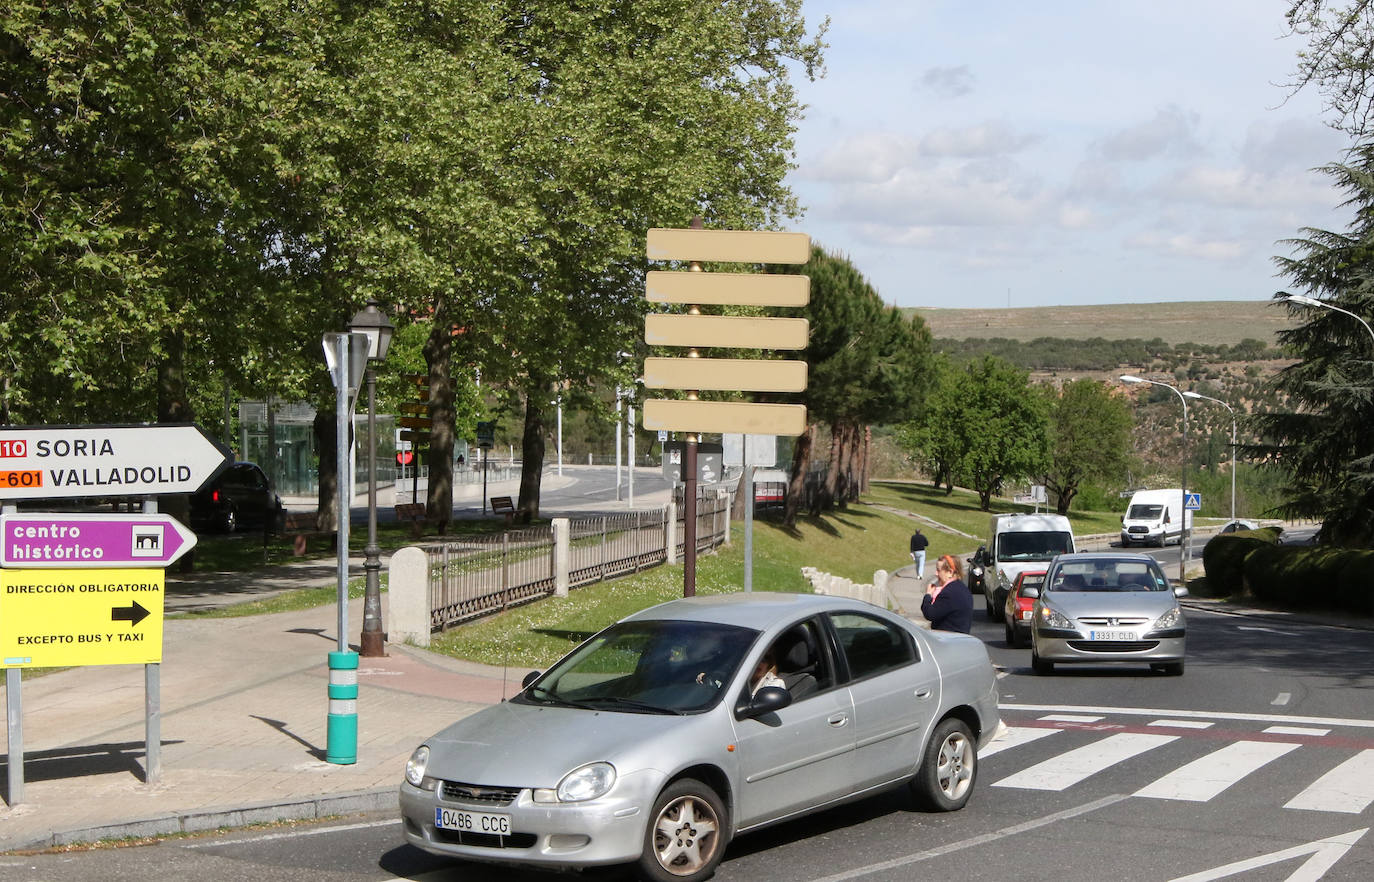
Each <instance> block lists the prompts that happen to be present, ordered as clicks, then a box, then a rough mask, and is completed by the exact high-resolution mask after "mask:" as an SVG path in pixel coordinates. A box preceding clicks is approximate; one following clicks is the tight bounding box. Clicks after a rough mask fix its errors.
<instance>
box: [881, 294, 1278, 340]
mask: <svg viewBox="0 0 1374 882" xmlns="http://www.w3.org/2000/svg"><path fill="white" fill-rule="evenodd" d="M904 312H907V313H915V314H916V315H919V316H920V317H921V318H922V319H924V320H925V323H926V325H927V326H928V327H929V328H930V330H931V333H932V334H934V335H935V336H936V337H937V338H947V339H955V340H962V339H966V338H969V337H1006V338H1008V339H1012V340H1022V341H1026V340H1034V339H1035V338H1037V337H1060V338H1067V339H1080V340H1081V339H1087V338H1090V337H1102V338H1105V339H1107V340H1132V339H1140V340H1150V339H1153V338H1155V337H1160V338H1162V339H1164V340H1167V341H1169V342H1170V343H1207V344H1211V345H1217V344H1222V343H1225V344H1227V345H1230V346H1234V345H1236V344H1237V343H1239V342H1241V341H1242V340H1245V339H1247V338H1250V339H1255V340H1262V341H1264V342H1265V343H1266V344H1268V345H1270V346H1273V345H1276V342H1277V341H1276V338H1275V334H1276V333H1277V332H1278V331H1280V330H1282V329H1284V328H1289V327H1292V326H1293V322H1292V321H1290V319H1289V318H1288V313H1287V311H1286V310H1285V309H1284V307H1282V306H1279V305H1277V304H1274V303H1273V302H1271V301H1269V300H1209V301H1200V302H1199V301H1192V302H1185V303H1113V304H1105V305H1101V306H1031V307H1025V308H1021V309H938V308H926V307H918V308H913V309H906V310H904Z"/></svg>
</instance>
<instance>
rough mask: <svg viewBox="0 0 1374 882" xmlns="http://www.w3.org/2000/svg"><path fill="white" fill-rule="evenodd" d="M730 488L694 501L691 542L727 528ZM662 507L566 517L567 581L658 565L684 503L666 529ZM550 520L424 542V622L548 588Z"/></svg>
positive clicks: (574, 583)
mask: <svg viewBox="0 0 1374 882" xmlns="http://www.w3.org/2000/svg"><path fill="white" fill-rule="evenodd" d="M729 503H730V500H729V496H728V494H721V495H720V496H719V497H716V496H710V497H707V498H703V499H701V500H699V501H698V503H697V550H698V551H699V552H700V551H707V550H710V549H711V548H714V547H715V546H717V545H720V544H721V543H722V542H724V541H725V539H726V534H727V533H728V531H729V529H730V524H729V514H730V511H729ZM667 512H668V510H667V509H666V508H665V509H650V510H640V511H629V512H615V513H611V514H604V515H594V516H591V517H582V518H569V519H568V529H567V531H566V536H567V539H566V542H567V545H568V548H567V554H568V587H569V588H578V587H582V586H585V585H591V584H594V583H596V582H601V581H604V580H606V579H613V578H615V577H617V576H623V575H625V574H626V573H635V572H638V571H640V570H642V569H646V568H648V567H653V566H658V565H659V564H662V563H664V562H666V561H667V560H668V540H669V534H670V533H671V535H672V537H673V542H674V544H675V546H676V549H677V552H678V555H679V557H678V558H677V559H681V558H680V555H681V553H682V550H683V539H682V537H683V532H684V531H683V519H682V510H681V509H680V508H679V509H678V510H677V517H676V519H675V523H674V524H673V525H672V526H673V529H672V530H671V531H670V530H669V529H668V527H669V524H668V521H667ZM555 543H556V540H555V531H554V530H553V529H552V527H532V528H528V529H522V530H508V531H505V532H503V533H499V534H492V535H488V536H471V537H465V538H463V539H455V540H450V541H445V542H442V543H438V544H434V545H428V546H424V551H425V556H426V558H427V561H428V569H429V608H430V627H431V629H432V630H435V631H442V630H444V629H446V628H450V627H452V626H454V625H457V624H460V623H462V622H465V621H468V620H470V619H474V618H478V617H481V616H484V615H488V614H490V613H494V612H499V611H500V610H503V609H509V608H510V607H512V606H516V605H518V604H521V603H528V602H529V601H531V600H536V599H538V598H540V597H547V596H549V595H551V594H553V593H554V591H555V588H556V585H555V579H556V573H555V560H556V557H557V551H558V549H557V548H556V544H555Z"/></svg>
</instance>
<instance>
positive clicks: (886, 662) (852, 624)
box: [830, 613, 916, 680]
mask: <svg viewBox="0 0 1374 882" xmlns="http://www.w3.org/2000/svg"><path fill="white" fill-rule="evenodd" d="M830 622H831V625H832V626H833V627H834V629H835V637H836V639H837V640H838V641H839V644H840V649H841V651H843V653H844V657H845V661H846V662H847V663H848V665H849V676H850V678H852V679H855V680H859V679H862V678H864V677H871V676H873V675H874V674H881V673H883V672H884V671H890V670H894V669H896V668H900V667H903V666H905V665H909V664H911V663H913V662H915V661H916V644H915V643H914V641H912V639H911V637H910V636H909V635H908V634H906V633H905V632H904V631H903V630H902V629H901V628H900V627H898V626H897V625H894V624H892V623H891V622H885V621H883V620H881V619H877V618H873V617H872V616H866V615H862V614H860V613H835V614H833V615H831V616H830Z"/></svg>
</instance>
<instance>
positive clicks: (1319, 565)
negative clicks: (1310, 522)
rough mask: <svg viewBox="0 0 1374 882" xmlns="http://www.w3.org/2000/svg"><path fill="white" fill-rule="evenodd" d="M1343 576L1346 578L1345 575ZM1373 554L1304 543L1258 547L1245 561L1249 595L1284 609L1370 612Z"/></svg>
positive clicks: (1373, 598)
mask: <svg viewBox="0 0 1374 882" xmlns="http://www.w3.org/2000/svg"><path fill="white" fill-rule="evenodd" d="M1347 572H1348V573H1349V575H1348V576H1347ZM1371 575H1374V552H1371V551H1354V550H1350V549H1345V548H1330V547H1325V546H1309V545H1278V546H1273V547H1269V548H1261V549H1257V550H1255V551H1253V552H1251V553H1250V554H1249V555H1248V556H1247V557H1246V558H1245V564H1244V577H1245V583H1246V585H1248V586H1249V588H1250V591H1251V593H1252V594H1254V596H1255V597H1256V598H1257V599H1259V600H1263V601H1266V602H1268V603H1273V604H1276V605H1279V606H1283V607H1286V608H1289V609H1340V610H1346V611H1349V612H1354V613H1360V614H1368V613H1369V611H1370V610H1371V609H1374V578H1371Z"/></svg>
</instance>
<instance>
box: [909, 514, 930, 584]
mask: <svg viewBox="0 0 1374 882" xmlns="http://www.w3.org/2000/svg"><path fill="white" fill-rule="evenodd" d="M928 545H930V540H928V539H926V537H925V534H923V533H922V532H921V528H920V527H917V528H916V532H915V533H912V534H911V561H912V563H914V564H916V578H918V579H919V578H921V577H922V576H924V575H925V574H926V546H928Z"/></svg>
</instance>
